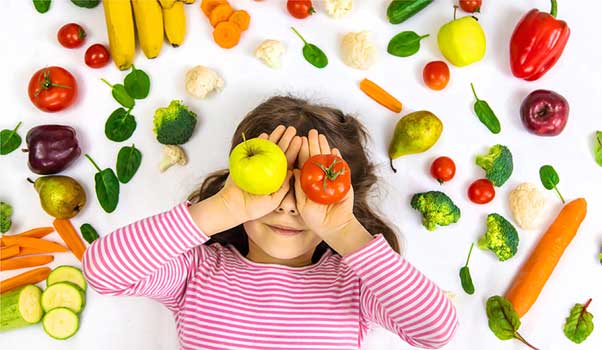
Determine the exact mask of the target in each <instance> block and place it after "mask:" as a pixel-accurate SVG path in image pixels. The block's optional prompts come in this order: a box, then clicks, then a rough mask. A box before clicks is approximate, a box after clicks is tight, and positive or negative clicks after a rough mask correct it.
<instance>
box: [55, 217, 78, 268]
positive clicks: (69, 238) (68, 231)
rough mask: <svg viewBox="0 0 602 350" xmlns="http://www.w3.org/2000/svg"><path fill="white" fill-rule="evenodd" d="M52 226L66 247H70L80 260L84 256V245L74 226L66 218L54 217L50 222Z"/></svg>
mask: <svg viewBox="0 0 602 350" xmlns="http://www.w3.org/2000/svg"><path fill="white" fill-rule="evenodd" d="M52 224H53V225H54V228H56V232H58V233H59V235H60V236H61V238H62V239H63V241H64V242H65V244H66V245H67V247H69V249H71V252H73V255H75V256H76V257H77V258H78V259H79V261H82V258H83V256H84V252H85V251H86V246H85V244H84V242H83V241H82V239H81V237H80V236H79V233H77V231H75V228H74V227H73V225H72V224H71V221H69V220H68V219H54V221H53V222H52Z"/></svg>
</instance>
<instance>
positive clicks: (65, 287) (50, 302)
mask: <svg viewBox="0 0 602 350" xmlns="http://www.w3.org/2000/svg"><path fill="white" fill-rule="evenodd" d="M85 300H86V298H85V294H84V291H83V290H82V289H81V288H80V287H78V286H77V285H75V284H73V283H71V282H58V283H55V284H53V285H51V286H50V287H48V288H46V290H45V291H44V293H42V308H43V309H44V311H46V312H48V311H50V310H52V309H54V308H57V307H66V308H69V309H71V310H73V312H76V313H79V312H80V311H82V309H83V308H84V304H85Z"/></svg>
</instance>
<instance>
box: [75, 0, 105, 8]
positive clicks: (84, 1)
mask: <svg viewBox="0 0 602 350" xmlns="http://www.w3.org/2000/svg"><path fill="white" fill-rule="evenodd" d="M71 2H72V3H74V4H75V5H76V6H79V7H84V8H87V9H91V8H94V7H96V6H98V4H99V3H100V0H71Z"/></svg>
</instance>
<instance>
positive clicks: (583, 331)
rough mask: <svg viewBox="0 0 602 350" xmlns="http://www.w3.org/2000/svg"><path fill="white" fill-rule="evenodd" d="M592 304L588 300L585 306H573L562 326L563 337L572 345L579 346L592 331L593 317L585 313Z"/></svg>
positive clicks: (590, 300)
mask: <svg viewBox="0 0 602 350" xmlns="http://www.w3.org/2000/svg"><path fill="white" fill-rule="evenodd" d="M591 302H592V299H589V300H588V301H587V303H585V305H581V304H575V306H573V308H572V309H571V312H570V314H569V316H568V317H567V318H566V322H565V324H564V335H566V337H567V338H569V340H570V341H572V342H573V343H577V344H581V343H583V342H584V341H585V339H587V337H589V335H590V334H592V331H593V330H594V321H593V318H594V316H593V315H592V314H591V313H590V312H588V311H587V307H588V306H589V304H590V303H591Z"/></svg>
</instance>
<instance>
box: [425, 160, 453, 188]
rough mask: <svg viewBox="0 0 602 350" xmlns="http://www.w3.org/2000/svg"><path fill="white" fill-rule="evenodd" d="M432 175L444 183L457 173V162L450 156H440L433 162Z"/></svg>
mask: <svg viewBox="0 0 602 350" xmlns="http://www.w3.org/2000/svg"><path fill="white" fill-rule="evenodd" d="M431 175H433V177H434V178H435V179H436V180H437V181H439V183H440V184H443V183H444V182H446V181H449V180H451V179H453V177H454V175H456V164H455V163H454V161H453V160H452V159H451V158H449V157H439V158H437V159H435V161H434V162H433V164H431Z"/></svg>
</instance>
